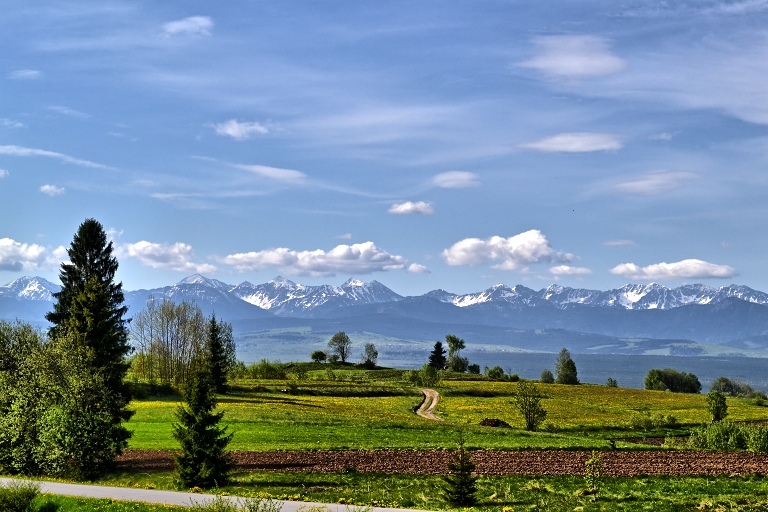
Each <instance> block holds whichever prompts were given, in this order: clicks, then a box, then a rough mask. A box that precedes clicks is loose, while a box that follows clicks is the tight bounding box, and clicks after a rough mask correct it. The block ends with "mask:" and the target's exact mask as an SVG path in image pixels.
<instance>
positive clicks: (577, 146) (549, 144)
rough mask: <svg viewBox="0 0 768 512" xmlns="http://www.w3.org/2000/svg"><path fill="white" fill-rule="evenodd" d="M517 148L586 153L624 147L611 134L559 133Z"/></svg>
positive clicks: (549, 151) (619, 140)
mask: <svg viewBox="0 0 768 512" xmlns="http://www.w3.org/2000/svg"><path fill="white" fill-rule="evenodd" d="M518 147H520V148H524V149H534V150H536V151H545V152H547V153H586V152H589V151H615V150H617V149H621V148H622V147H624V143H623V142H622V141H621V139H620V138H619V137H618V136H616V135H613V134H611V133H589V132H581V133H561V134H558V135H554V136H552V137H546V138H544V139H540V140H536V141H533V142H525V143H523V144H519V145H518Z"/></svg>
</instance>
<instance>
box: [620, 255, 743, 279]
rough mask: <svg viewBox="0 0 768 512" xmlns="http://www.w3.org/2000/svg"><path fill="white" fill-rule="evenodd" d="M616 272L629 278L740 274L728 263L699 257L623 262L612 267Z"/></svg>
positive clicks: (729, 275)
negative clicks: (645, 265) (647, 262)
mask: <svg viewBox="0 0 768 512" xmlns="http://www.w3.org/2000/svg"><path fill="white" fill-rule="evenodd" d="M610 272H611V274H616V275H619V276H622V277H625V278H627V279H638V280H659V281H661V280H675V279H709V278H718V279H728V278H731V277H735V276H738V275H739V272H738V271H737V270H736V269H735V268H733V267H731V266H728V265H716V264H714V263H708V262H706V261H702V260H697V259H688V260H682V261H677V262H674V263H664V262H662V263H656V264H654V265H648V266H647V267H640V266H638V265H635V264H634V263H622V264H620V265H616V266H615V267H613V268H612V269H611V271H610Z"/></svg>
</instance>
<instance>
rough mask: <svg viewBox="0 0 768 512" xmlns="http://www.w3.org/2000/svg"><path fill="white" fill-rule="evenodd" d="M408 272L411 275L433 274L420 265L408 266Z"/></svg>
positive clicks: (412, 264)
mask: <svg viewBox="0 0 768 512" xmlns="http://www.w3.org/2000/svg"><path fill="white" fill-rule="evenodd" d="M408 272H410V273H411V274H431V273H432V272H431V271H430V270H429V269H428V268H427V267H425V266H424V265H419V264H418V263H411V264H410V265H409V266H408Z"/></svg>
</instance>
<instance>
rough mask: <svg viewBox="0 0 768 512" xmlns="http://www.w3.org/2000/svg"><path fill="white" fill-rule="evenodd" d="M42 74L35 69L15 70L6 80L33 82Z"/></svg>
mask: <svg viewBox="0 0 768 512" xmlns="http://www.w3.org/2000/svg"><path fill="white" fill-rule="evenodd" d="M41 75H42V73H41V72H40V71H37V70H36V69H17V70H16V71H11V72H10V73H8V78H9V79H11V80H34V79H36V78H40V76H41Z"/></svg>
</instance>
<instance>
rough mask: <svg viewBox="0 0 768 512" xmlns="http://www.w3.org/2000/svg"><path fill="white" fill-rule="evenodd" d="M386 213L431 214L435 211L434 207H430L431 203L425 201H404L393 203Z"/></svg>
mask: <svg viewBox="0 0 768 512" xmlns="http://www.w3.org/2000/svg"><path fill="white" fill-rule="evenodd" d="M387 213H392V214H395V215H419V214H420V215H432V214H433V213H435V209H434V208H433V207H432V203H427V202H425V201H417V202H415V203H414V202H413V201H406V202H404V203H395V204H393V205H392V206H390V207H389V210H387Z"/></svg>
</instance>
